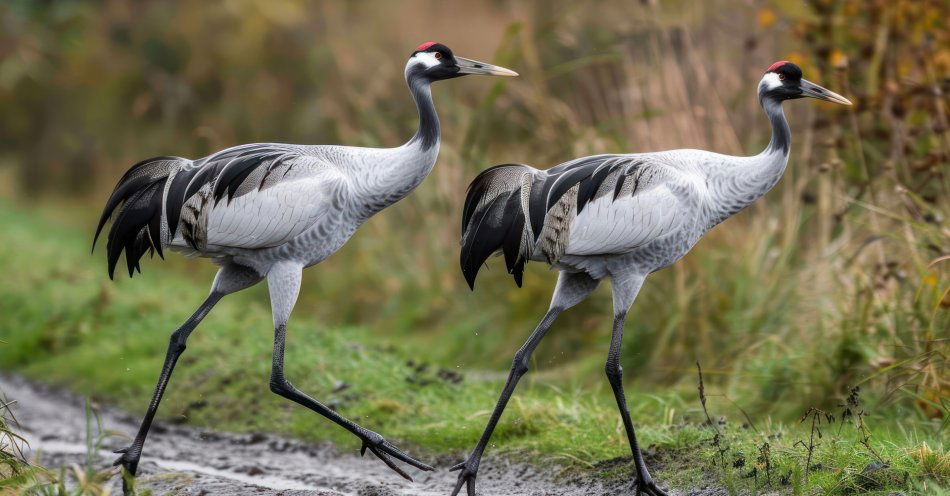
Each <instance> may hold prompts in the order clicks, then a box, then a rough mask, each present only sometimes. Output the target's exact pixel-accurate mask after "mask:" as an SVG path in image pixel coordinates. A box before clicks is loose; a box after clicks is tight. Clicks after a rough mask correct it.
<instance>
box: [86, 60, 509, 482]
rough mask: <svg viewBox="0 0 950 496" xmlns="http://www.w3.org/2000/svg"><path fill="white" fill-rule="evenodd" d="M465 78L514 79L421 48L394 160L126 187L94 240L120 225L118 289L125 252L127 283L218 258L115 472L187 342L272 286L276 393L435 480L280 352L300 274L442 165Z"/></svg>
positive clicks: (319, 155)
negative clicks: (456, 81) (210, 318)
mask: <svg viewBox="0 0 950 496" xmlns="http://www.w3.org/2000/svg"><path fill="white" fill-rule="evenodd" d="M468 74H482V75H493V76H517V75H518V74H517V73H515V72H514V71H511V70H508V69H505V68H503V67H498V66H494V65H491V64H486V63H483V62H478V61H475V60H471V59H466V58H462V57H458V56H455V55H454V54H453V53H452V50H450V49H449V48H448V47H447V46H445V45H443V44H441V43H435V42H427V43H423V44H421V45H419V46H418V47H417V48H416V49H415V51H413V52H412V55H411V56H410V57H409V61H408V62H407V63H406V67H405V78H406V83H407V84H408V85H409V91H410V93H411V94H412V98H413V100H415V104H416V107H417V110H418V113H419V128H418V131H417V132H416V134H415V135H414V136H413V137H412V138H411V139H410V140H409V141H408V142H407V143H406V144H404V145H402V146H400V147H397V148H357V147H348V146H325V145H291V144H281V143H257V144H249V145H240V146H235V147H232V148H227V149H225V150H221V151H219V152H217V153H214V154H212V155H209V156H207V157H204V158H201V159H198V160H189V159H186V158H181V157H170V156H166V157H155V158H150V159H147V160H144V161H142V162H139V163H138V164H135V165H134V166H133V167H132V168H131V169H129V170H128V172H126V173H125V175H124V176H122V178H121V179H120V180H119V182H118V184H117V185H116V187H115V190H114V191H113V192H112V195H111V196H110V197H109V199H108V201H107V202H106V205H105V208H104V210H103V212H102V216H101V218H100V219H99V226H98V228H97V229H96V234H95V239H94V240H93V248H95V244H96V240H98V238H99V235H100V234H101V232H102V229H103V226H105V224H106V222H107V221H108V220H109V219H110V218H112V217H113V214H115V216H114V220H113V222H112V225H111V228H110V230H109V235H108V242H107V248H106V250H107V255H108V267H109V277H110V278H112V277H113V276H114V273H115V267H116V264H117V263H118V260H119V257H120V255H121V253H122V251H123V250H124V251H125V258H126V265H127V267H128V271H129V276H130V277H131V276H132V274H133V273H134V271H136V270H138V271H141V268H140V265H139V261H140V259H141V258H142V256H143V255H144V254H145V253H146V252H148V253H149V254H152V253H155V252H157V253H158V254H159V256H162V257H163V249H165V248H169V249H171V250H173V251H179V252H184V254H186V255H189V256H199V257H205V258H210V259H211V261H212V262H213V263H215V264H216V265H218V266H219V267H220V268H219V269H218V272H217V275H216V276H215V278H214V282H213V283H212V286H211V291H210V294H209V295H208V297H207V299H205V300H204V302H203V303H201V305H200V306H199V307H198V309H197V310H196V311H195V312H194V314H193V315H192V316H191V317H190V318H189V319H188V320H187V321H185V323H183V324H182V325H181V326H180V327H179V328H178V329H176V330H175V331H174V332H173V333H172V335H171V338H170V340H169V344H168V349H167V352H166V355H165V362H164V365H163V366H162V370H161V374H160V375H159V378H158V383H157V385H156V386H155V392H154V394H153V395H152V399H151V402H150V403H149V405H148V409H147V410H146V413H145V417H144V418H143V420H142V424H141V427H140V428H139V431H138V433H137V435H136V436H135V439H134V440H133V441H132V443H131V445H130V446H128V447H127V448H124V449H120V450H118V451H116V453H121V456H120V457H119V458H118V460H116V462H115V465H122V467H124V469H125V470H126V471H127V472H128V473H129V474H130V475H131V476H133V477H134V475H135V473H136V470H137V467H138V463H139V459H140V457H141V454H142V446H143V445H144V443H145V438H146V436H147V435H148V431H149V427H150V426H151V423H152V419H153V418H154V416H155V412H156V410H157V409H158V406H159V403H160V402H161V399H162V395H163V393H164V392H165V388H166V386H167V385H168V380H169V378H170V377H171V375H172V371H173V370H174V368H175V363H176V362H177V360H178V357H179V356H180V355H181V354H182V352H183V351H184V350H185V344H186V341H187V339H188V336H189V334H191V332H192V331H193V330H194V329H195V327H196V326H197V325H198V323H199V322H201V320H202V319H203V318H204V317H205V316H206V315H207V314H208V312H209V311H211V309H212V307H214V305H215V304H216V303H217V302H218V301H219V300H221V298H222V297H224V296H225V295H228V294H231V293H234V292H236V291H240V290H242V289H245V288H248V287H250V286H253V285H255V284H257V283H258V282H260V281H262V280H264V279H267V286H268V289H269V295H270V301H271V307H272V313H273V320H274V354H273V363H272V368H271V376H270V389H271V391H273V392H274V393H276V394H278V395H280V396H282V397H284V398H286V399H289V400H291V401H294V402H296V403H298V404H300V405H302V406H304V407H306V408H309V409H310V410H313V411H315V412H317V413H319V414H320V415H322V416H324V417H326V418H328V419H329V420H331V421H333V422H335V423H336V424H338V425H340V426H341V427H343V428H344V429H346V430H348V431H349V432H351V433H353V434H354V435H355V436H356V437H358V438H359V439H360V440H361V442H362V446H361V448H360V452H361V454H365V452H366V450H367V449H368V450H369V451H370V452H372V453H373V454H374V455H376V456H377V457H378V458H379V459H380V460H382V461H383V462H384V463H385V464H386V465H387V466H389V468H391V469H392V470H394V471H395V472H397V473H398V474H399V475H401V476H403V477H405V478H406V479H409V480H412V479H411V478H410V477H409V475H408V474H407V473H406V472H405V471H404V470H403V469H401V468H399V467H398V466H397V465H396V464H395V462H394V461H393V460H392V458H395V459H397V460H400V461H402V462H404V463H407V464H409V465H412V466H414V467H417V468H419V469H422V470H432V467H430V466H429V465H427V464H425V463H423V462H421V461H419V460H417V459H415V458H413V457H412V456H410V455H408V454H406V453H405V452H403V451H402V450H400V449H399V448H397V447H396V446H394V445H392V444H391V443H390V442H388V441H386V440H385V439H384V438H383V437H382V436H381V435H379V434H377V433H375V432H373V431H371V430H369V429H366V428H364V427H362V426H360V425H358V424H357V423H355V422H353V421H351V420H349V419H347V418H344V417H343V416H341V415H340V414H338V413H336V412H335V411H333V410H332V409H331V408H330V407H328V406H326V405H324V404H323V403H320V402H319V401H317V400H316V399H314V398H312V397H310V396H308V395H307V394H305V393H303V392H301V391H300V390H298V389H297V388H296V387H294V386H293V385H292V384H291V383H290V381H288V380H287V378H286V377H285V376H284V347H285V338H286V325H287V320H288V318H289V316H290V313H291V311H292V309H293V307H294V303H295V302H296V299H297V295H298V292H299V290H300V279H301V272H302V270H303V269H304V268H306V267H310V266H312V265H316V264H318V263H320V262H321V261H322V260H324V259H325V258H327V257H328V256H330V255H331V254H333V253H334V252H336V251H337V250H339V249H340V248H341V247H342V246H343V244H344V243H346V241H347V240H348V239H349V238H350V236H352V235H353V233H354V232H355V231H356V230H357V229H358V228H359V227H360V225H361V224H362V223H363V222H365V221H366V220H367V219H369V218H370V217H372V216H373V215H375V214H376V213H378V212H379V211H381V210H382V209H384V208H386V207H388V206H389V205H392V204H394V203H396V202H397V201H399V200H401V199H402V198H404V197H405V196H406V195H408V194H409V193H410V192H411V191H412V190H413V189H415V188H416V186H418V185H419V184H420V183H421V182H422V180H423V179H425V177H426V176H427V175H428V174H429V172H430V171H431V170H432V167H433V166H434V165H435V161H436V156H437V155H438V152H439V140H440V137H439V132H440V131H439V117H438V115H437V114H436V111H435V106H434V105H433V103H432V94H431V90H430V85H431V84H432V83H433V82H435V81H440V80H444V79H452V78H456V77H460V76H464V75H468ZM120 205H121V206H120ZM391 457H392V458H391ZM126 491H128V488H126Z"/></svg>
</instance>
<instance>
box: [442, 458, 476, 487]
mask: <svg viewBox="0 0 950 496" xmlns="http://www.w3.org/2000/svg"><path fill="white" fill-rule="evenodd" d="M478 462H479V460H478V459H472V458H469V459H468V460H465V461H464V462H462V463H459V464H457V465H454V466H453V467H452V468H450V469H449V470H450V471H452V472H454V471H456V470H459V471H460V472H459V477H458V481H457V482H456V483H455V489H453V490H452V495H451V496H458V494H459V491H461V490H462V485H465V490H466V491H467V492H468V496H475V478H476V477H478Z"/></svg>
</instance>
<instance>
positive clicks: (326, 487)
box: [0, 375, 724, 496]
mask: <svg viewBox="0 0 950 496" xmlns="http://www.w3.org/2000/svg"><path fill="white" fill-rule="evenodd" d="M0 391H2V392H3V393H4V395H5V396H6V397H7V398H8V399H10V400H15V401H16V403H15V404H14V405H13V406H12V408H13V411H14V413H15V415H16V417H17V420H18V421H19V424H20V433H21V434H22V435H24V437H26V439H27V440H29V443H30V450H29V451H28V456H31V457H36V458H37V459H38V460H39V462H40V463H41V464H42V465H44V466H46V467H50V468H58V467H62V466H70V465H72V464H78V465H83V464H84V463H85V461H86V456H87V448H86V439H85V432H86V413H85V403H84V400H83V399H82V398H80V397H78V396H75V395H72V394H69V393H66V392H63V391H58V390H55V389H51V388H48V387H45V386H41V385H37V384H34V383H31V382H28V381H25V380H23V379H21V378H18V377H13V376H9V375H0ZM99 414H100V417H101V420H102V428H103V430H104V431H113V432H119V433H124V434H126V435H127V436H130V437H131V436H132V435H133V434H134V433H135V431H136V430H137V429H138V421H139V419H138V417H137V416H133V415H130V414H128V413H125V412H122V411H119V410H116V409H112V408H100V409H99ZM126 444H128V440H127V439H122V438H119V437H113V438H110V439H108V440H107V442H106V443H105V445H104V446H103V449H101V450H98V451H96V452H95V453H94V456H93V458H94V464H95V466H96V467H108V466H110V465H111V463H112V461H113V460H115V458H116V456H117V455H114V454H113V453H112V452H111V451H112V450H113V449H116V448H121V447H124V446H125V445H126ZM446 462H447V461H446ZM404 468H406V469H407V470H409V473H410V474H411V475H412V477H413V479H415V482H408V481H405V480H403V479H401V478H400V477H399V476H398V475H396V474H395V473H393V472H391V471H390V470H389V469H388V468H386V467H385V465H383V463H382V462H380V461H379V460H377V459H375V458H371V457H370V455H367V458H361V457H359V456H358V454H350V453H340V452H339V451H338V450H336V449H335V448H334V447H333V446H331V445H329V444H316V443H306V442H302V441H297V440H293V439H287V438H282V437H278V436H273V435H269V434H233V433H223V432H211V431H206V430H201V429H198V428H194V427H187V426H179V425H169V424H162V423H156V424H155V425H154V426H153V428H152V432H151V434H150V435H149V439H148V442H147V443H146V445H145V453H144V454H143V456H142V461H141V463H140V464H139V477H138V482H137V487H138V488H139V489H151V490H152V491H153V492H154V494H156V495H164V494H185V495H192V494H193V495H212V494H214V495H217V494H224V495H230V494H254V495H257V494H260V495H270V494H274V495H303V494H306V495H315V496H343V495H346V496H349V495H354V496H436V495H438V496H447V495H448V494H449V493H450V492H451V490H452V488H453V486H454V483H455V477H456V473H455V472H449V471H448V466H447V464H445V463H444V464H442V465H441V466H436V471H435V472H422V471H418V470H414V469H413V468H412V467H405V466H404ZM548 470H549V472H542V471H540V470H539V469H537V468H534V467H533V466H531V465H528V464H518V463H513V462H511V461H506V460H503V459H500V458H498V457H488V458H486V459H484V460H483V462H482V467H481V470H480V471H479V478H478V482H479V484H478V486H479V487H478V494H479V495H497V496H549V495H550V496H553V495H565V496H580V495H583V496H606V495H619V494H633V491H632V490H631V488H630V486H629V484H623V485H618V484H617V483H604V482H603V481H600V480H596V479H589V478H585V477H580V478H578V477H572V478H567V479H569V480H564V479H565V478H564V477H562V478H556V477H555V474H556V467H555V468H550V469H548ZM111 489H112V492H113V494H121V484H120V481H119V480H118V477H114V478H113V479H112V482H111ZM463 493H464V490H463ZM670 494H671V495H683V494H689V495H712V494H724V493H720V492H719V491H690V492H688V493H681V492H675V491H674V492H671V493H670Z"/></svg>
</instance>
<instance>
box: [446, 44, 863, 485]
mask: <svg viewBox="0 0 950 496" xmlns="http://www.w3.org/2000/svg"><path fill="white" fill-rule="evenodd" d="M801 96H815V97H816V98H823V99H826V100H832V101H836V102H838V103H848V102H847V100H846V99H844V98H843V97H841V96H840V95H836V94H834V93H832V92H830V91H828V90H825V89H824V88H820V87H818V86H816V85H814V84H813V83H809V82H807V81H805V80H804V79H801V70H799V69H798V68H797V67H795V66H794V65H792V64H789V63H787V62H780V63H776V64H773V65H772V67H770V68H769V70H768V71H766V75H765V76H764V77H763V78H762V81H761V82H760V84H759V101H760V102H761V104H762V107H763V109H764V110H765V112H766V115H767V116H768V118H769V122H770V124H771V126H772V139H771V141H770V142H769V145H768V146H767V147H766V149H765V150H764V151H762V153H760V154H758V155H755V156H752V157H733V156H728V155H722V154H718V153H713V152H707V151H702V150H672V151H665V152H655V153H636V154H619V155H595V156H591V157H583V158H579V159H575V160H571V161H569V162H565V163H563V164H560V165H557V166H555V167H552V168H550V169H547V170H539V169H535V168H533V167H530V166H527V165H511V164H509V165H502V166H498V167H494V168H492V169H489V170H486V171H485V172H483V173H481V174H479V175H478V177H476V178H475V180H474V181H472V183H471V185H470V186H469V188H468V192H467V194H466V199H465V208H464V211H463V215H462V241H461V244H462V247H461V251H460V259H459V261H460V265H461V268H462V273H463V275H464V276H465V279H466V281H467V282H468V284H469V285H470V286H471V287H472V288H473V289H474V284H475V278H476V276H477V275H478V271H479V269H480V268H481V266H482V264H483V263H485V261H486V260H487V259H488V258H489V257H490V256H491V255H492V254H503V255H504V257H505V264H506V266H507V268H508V272H509V273H510V274H512V276H513V277H514V279H515V282H516V283H517V284H518V285H519V286H520V285H521V282H522V275H523V271H524V265H525V263H527V262H528V261H539V262H544V263H547V264H548V265H550V266H552V267H553V268H555V269H557V270H559V271H560V277H559V278H558V284H557V287H556V288H555V291H554V295H553V297H552V299H551V306H550V308H549V310H548V313H547V314H546V315H545V317H544V318H543V319H542V321H541V323H540V324H539V325H538V327H537V328H536V329H535V331H534V332H533V333H532V334H531V336H530V337H529V338H528V341H527V342H526V343H525V344H524V346H523V347H522V348H521V349H520V350H519V351H518V353H516V354H515V359H514V360H513V362H512V367H511V371H510V373H509V375H508V381H507V382H506V383H505V387H504V389H503V391H502V394H501V396H500V398H499V400H498V403H497V404H496V406H495V409H494V411H493V412H492V415H491V417H490V418H489V421H488V425H487V426H486V428H485V430H484V431H483V433H482V436H481V438H480V439H479V441H478V444H476V446H475V448H474V449H473V450H472V453H471V454H470V455H469V457H468V458H467V459H466V460H465V461H463V462H462V463H459V464H458V465H456V466H454V467H453V470H459V471H460V473H459V476H458V480H457V482H456V486H455V489H454V491H453V492H452V496H456V495H457V494H458V493H459V491H460V490H461V488H462V486H463V485H465V486H466V487H467V490H468V493H469V494H474V493H475V478H476V476H477V473H478V466H479V463H480V460H481V456H482V453H483V452H484V450H485V447H486V446H487V444H488V442H489V439H490V438H491V434H492V431H493V430H494V428H495V426H496V425H497V422H498V419H499V418H500V416H501V413H502V411H503V410H504V408H505V405H506V404H507V402H508V400H509V399H510V397H511V394H512V393H513V391H514V388H515V386H516V385H517V383H518V381H519V380H520V378H521V377H522V376H523V375H524V374H525V373H526V372H527V370H528V364H529V363H530V358H531V353H532V352H533V350H534V348H535V347H536V346H537V345H538V343H539V342H540V340H541V339H542V338H543V337H544V335H545V333H546V332H547V330H548V328H549V327H550V326H551V324H552V323H553V321H554V319H555V318H556V317H557V315H559V314H560V313H561V312H563V311H564V310H566V309H567V308H570V307H571V306H573V305H575V304H577V303H578V302H580V301H581V300H583V299H584V298H586V297H587V296H588V295H590V294H591V292H593V290H594V288H596V287H597V285H598V283H599V282H600V281H601V280H602V279H605V278H609V279H610V281H611V286H612V289H613V303H614V327H613V333H612V337H611V343H610V349H609V352H608V355H607V362H606V365H605V367H604V371H605V373H606V375H607V378H608V380H609V382H610V386H611V389H612V390H613V392H614V397H615V399H616V401H617V407H618V409H619V410H620V414H621V419H622V420H623V423H624V429H625V431H626V434H627V438H628V441H629V443H630V449H631V452H632V453H633V457H634V462H635V464H636V469H637V475H638V483H637V492H638V493H640V492H646V493H647V494H650V495H653V496H661V495H664V494H665V493H664V492H663V491H662V490H660V489H659V488H658V487H657V486H656V484H655V483H654V482H653V480H652V477H651V476H650V473H649V471H648V470H647V467H646V464H645V463H644V461H643V456H642V454H641V451H640V448H639V445H638V444H637V440H636V435H635V432H634V428H633V423H632V421H631V420H630V414H629V411H628V409H627V402H626V397H625V394H624V391H623V381H622V373H623V371H622V369H621V367H620V348H621V343H622V337H623V325H624V322H625V319H626V315H627V312H628V310H629V308H630V306H631V305H632V304H633V301H634V300H635V299H636V296H637V294H638V292H639V291H640V288H641V286H642V285H643V282H644V281H645V280H646V278H647V276H648V275H650V274H651V273H653V272H655V271H657V270H660V269H662V268H664V267H666V266H668V265H670V264H672V263H674V262H676V261H677V260H679V259H680V258H681V257H683V256H684V255H685V254H686V253H687V252H689V250H690V249H692V247H693V246H694V245H695V244H696V243H697V242H698V241H699V239H700V238H701V237H702V236H703V235H704V234H705V233H706V232H708V231H709V230H710V229H712V228H713V227H715V226H716V225H717V224H719V223H720V222H722V221H723V220H725V219H727V218H729V217H730V216H732V215H735V214H736V213H737V212H739V211H740V210H742V209H743V208H745V207H747V206H749V205H751V204H752V203H753V202H754V201H755V200H757V199H758V198H760V197H761V196H762V195H764V194H765V193H766V192H768V191H769V190H770V189H771V188H772V187H773V186H775V184H776V183H777V182H778V180H779V178H781V176H782V173H783V172H784V171H785V166H786V164H787V162H788V154H789V149H790V146H791V138H790V136H791V135H790V132H789V128H788V124H787V122H786V120H785V115H784V113H783V112H782V101H784V100H788V99H793V98H799V97H801Z"/></svg>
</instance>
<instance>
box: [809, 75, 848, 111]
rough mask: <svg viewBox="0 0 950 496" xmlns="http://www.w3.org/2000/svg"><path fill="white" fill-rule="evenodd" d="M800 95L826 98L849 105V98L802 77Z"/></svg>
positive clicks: (820, 98)
mask: <svg viewBox="0 0 950 496" xmlns="http://www.w3.org/2000/svg"><path fill="white" fill-rule="evenodd" d="M802 95H803V96H809V97H812V98H817V99H819V100H828V101H829V102H835V103H840V104H841V105H851V100H848V99H847V98H845V97H843V96H841V95H839V94H837V93H835V92H834V91H831V90H828V89H825V88H822V87H821V86H818V85H817V84H815V83H813V82H811V81H809V80H807V79H802Z"/></svg>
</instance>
